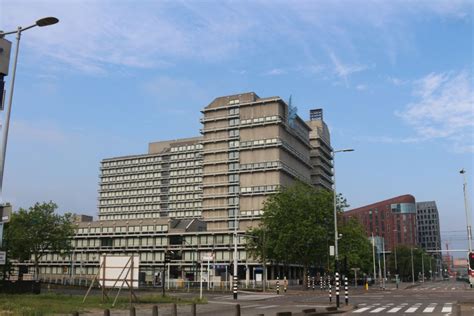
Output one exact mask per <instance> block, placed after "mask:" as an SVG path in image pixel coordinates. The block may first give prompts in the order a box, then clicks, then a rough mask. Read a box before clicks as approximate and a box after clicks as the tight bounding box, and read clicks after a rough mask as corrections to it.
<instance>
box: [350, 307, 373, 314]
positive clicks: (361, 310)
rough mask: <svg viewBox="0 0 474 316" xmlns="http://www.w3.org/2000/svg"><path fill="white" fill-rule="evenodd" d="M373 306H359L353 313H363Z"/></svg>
mask: <svg viewBox="0 0 474 316" xmlns="http://www.w3.org/2000/svg"><path fill="white" fill-rule="evenodd" d="M371 308H372V307H362V308H359V309H358V310H355V311H353V313H363V312H365V311H366V310H368V309H371Z"/></svg>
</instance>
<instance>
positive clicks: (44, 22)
mask: <svg viewBox="0 0 474 316" xmlns="http://www.w3.org/2000/svg"><path fill="white" fill-rule="evenodd" d="M58 22H59V20H58V19H57V18H55V17H46V18H42V19H39V20H38V21H36V23H35V24H33V25H30V26H27V27H21V26H18V28H17V30H16V31H10V32H3V31H0V38H3V37H4V36H5V35H9V34H16V48H15V60H14V61H13V71H12V79H11V81H10V94H9V99H8V104H7V112H6V114H5V124H4V126H3V131H2V149H1V150H2V152H1V156H0V159H1V160H0V198H1V197H2V195H3V194H2V193H3V192H2V190H3V174H4V168H5V155H6V151H7V141H8V129H9V127H10V115H11V110H12V100H13V89H14V88H15V75H16V65H17V63H18V50H19V48H20V38H21V33H22V32H24V31H26V30H29V29H31V28H33V27H35V26H39V27H43V26H48V25H52V24H56V23H58Z"/></svg>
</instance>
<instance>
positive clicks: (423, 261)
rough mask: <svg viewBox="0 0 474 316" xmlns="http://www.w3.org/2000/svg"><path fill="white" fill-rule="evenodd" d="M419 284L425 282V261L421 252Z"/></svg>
mask: <svg viewBox="0 0 474 316" xmlns="http://www.w3.org/2000/svg"><path fill="white" fill-rule="evenodd" d="M421 282H425V259H424V254H423V252H421Z"/></svg>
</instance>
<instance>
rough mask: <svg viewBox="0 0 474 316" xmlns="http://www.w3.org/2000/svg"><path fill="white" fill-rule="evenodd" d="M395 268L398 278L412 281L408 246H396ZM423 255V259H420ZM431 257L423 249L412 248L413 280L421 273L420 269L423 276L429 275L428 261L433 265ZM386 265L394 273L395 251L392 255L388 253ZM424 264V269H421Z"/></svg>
mask: <svg viewBox="0 0 474 316" xmlns="http://www.w3.org/2000/svg"><path fill="white" fill-rule="evenodd" d="M396 251H397V268H398V272H399V275H400V279H401V280H403V281H412V260H411V258H412V256H411V254H412V249H411V247H409V246H404V245H402V246H398V247H397V249H396ZM422 257H423V260H422ZM432 260H433V257H432V256H430V255H428V254H427V253H426V252H425V251H424V250H422V249H418V248H413V267H414V275H415V281H417V280H418V279H419V278H420V277H421V274H422V271H423V270H424V272H425V278H427V277H431V276H430V273H429V270H430V269H429V267H430V261H431V265H432V267H433V266H434V261H432ZM387 261H388V267H387V269H389V271H393V272H392V273H391V274H392V275H394V274H395V273H396V269H395V252H394V253H393V255H390V257H389V258H388V260H387ZM423 265H424V269H423Z"/></svg>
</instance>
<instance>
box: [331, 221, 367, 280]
mask: <svg viewBox="0 0 474 316" xmlns="http://www.w3.org/2000/svg"><path fill="white" fill-rule="evenodd" d="M339 223H340V224H339V225H338V226H339V227H338V231H339V233H340V234H342V237H341V239H340V240H339V244H338V245H339V258H340V259H341V271H342V269H344V268H347V270H348V271H345V272H346V273H350V272H351V271H350V268H359V269H360V270H361V271H364V272H368V271H370V268H371V266H372V244H371V242H370V240H369V239H368V238H367V236H366V234H365V229H364V227H363V226H362V225H361V224H360V223H359V222H358V221H357V219H355V218H350V219H348V220H346V221H340V222H339ZM344 265H347V266H346V267H344Z"/></svg>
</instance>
